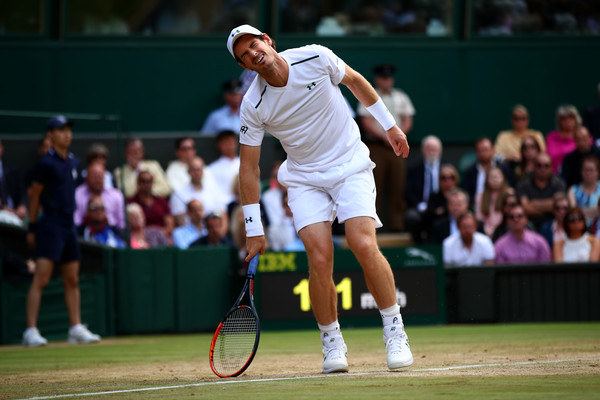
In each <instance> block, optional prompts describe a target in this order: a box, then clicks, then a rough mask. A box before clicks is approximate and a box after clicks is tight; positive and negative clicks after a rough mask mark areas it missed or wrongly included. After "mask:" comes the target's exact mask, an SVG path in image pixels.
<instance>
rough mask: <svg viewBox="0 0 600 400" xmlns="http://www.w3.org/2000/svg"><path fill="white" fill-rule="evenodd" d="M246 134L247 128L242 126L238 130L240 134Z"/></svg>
mask: <svg viewBox="0 0 600 400" xmlns="http://www.w3.org/2000/svg"><path fill="white" fill-rule="evenodd" d="M246 132H248V127H247V126H246V125H242V127H241V128H240V134H242V135H245V134H246Z"/></svg>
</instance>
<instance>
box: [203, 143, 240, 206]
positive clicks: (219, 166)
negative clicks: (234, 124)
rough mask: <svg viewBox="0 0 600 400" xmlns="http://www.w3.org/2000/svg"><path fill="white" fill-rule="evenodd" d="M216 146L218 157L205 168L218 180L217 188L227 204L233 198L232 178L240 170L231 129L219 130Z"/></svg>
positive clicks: (236, 144)
mask: <svg viewBox="0 0 600 400" xmlns="http://www.w3.org/2000/svg"><path fill="white" fill-rule="evenodd" d="M217 148H218V149H219V154H220V157H219V158H218V159H217V160H216V161H213V162H212V163H210V164H209V165H208V166H207V167H206V168H205V170H207V172H209V173H210V174H212V176H213V177H214V178H215V179H216V181H217V182H219V185H218V187H219V189H221V191H222V192H223V197H224V198H225V199H226V201H227V204H229V203H230V202H231V201H233V199H234V197H235V196H234V194H233V191H232V185H233V180H234V178H235V177H236V176H237V175H238V173H239V170H240V157H239V156H238V137H237V135H236V134H235V133H233V131H221V132H219V134H218V135H217Z"/></svg>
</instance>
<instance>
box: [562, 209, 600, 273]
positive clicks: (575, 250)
mask: <svg viewBox="0 0 600 400" xmlns="http://www.w3.org/2000/svg"><path fill="white" fill-rule="evenodd" d="M563 226H564V228H565V233H566V238H565V239H564V240H559V241H557V242H555V243H554V248H553V259H554V261H555V262H587V261H599V260H600V239H598V238H597V237H596V236H593V235H590V234H589V233H588V232H587V231H586V226H585V216H584V215H583V211H581V209H580V208H578V207H575V208H571V209H569V211H567V214H566V215H565V220H564V223H563Z"/></svg>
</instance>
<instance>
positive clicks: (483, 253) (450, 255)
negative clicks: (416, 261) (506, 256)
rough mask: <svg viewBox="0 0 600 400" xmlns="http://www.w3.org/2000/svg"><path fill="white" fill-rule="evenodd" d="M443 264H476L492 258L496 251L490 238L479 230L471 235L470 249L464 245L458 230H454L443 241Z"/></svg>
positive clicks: (457, 265)
mask: <svg viewBox="0 0 600 400" xmlns="http://www.w3.org/2000/svg"><path fill="white" fill-rule="evenodd" d="M443 252H444V264H445V265H446V266H452V267H459V266H461V267H462V266H477V265H483V262H484V261H488V260H494V259H495V258H496V252H495V250H494V244H493V243H492V240H491V239H490V238H489V237H487V236H486V235H484V234H483V233H481V232H475V234H474V235H473V244H472V246H471V249H470V250H469V249H468V248H466V247H465V245H464V244H463V241H462V238H461V237H460V232H456V233H454V234H452V235H450V236H448V237H447V238H446V239H444V242H443Z"/></svg>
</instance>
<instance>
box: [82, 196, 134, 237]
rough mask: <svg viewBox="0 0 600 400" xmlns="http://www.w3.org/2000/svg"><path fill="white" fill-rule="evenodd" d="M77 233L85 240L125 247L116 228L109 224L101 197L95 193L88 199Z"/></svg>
mask: <svg viewBox="0 0 600 400" xmlns="http://www.w3.org/2000/svg"><path fill="white" fill-rule="evenodd" d="M79 233H80V235H81V236H82V237H83V240H85V241H87V242H91V243H98V244H102V245H104V246H108V247H117V248H120V249H123V248H125V247H127V246H126V245H125V242H124V241H123V238H122V237H121V234H120V232H119V231H118V229H116V228H115V227H114V226H111V225H110V224H109V222H108V219H107V217H106V212H105V208H104V203H103V201H102V197H101V196H99V195H96V194H93V195H92V196H91V197H90V200H89V201H88V205H87V213H86V214H85V217H84V219H83V224H82V225H81V227H79Z"/></svg>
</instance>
